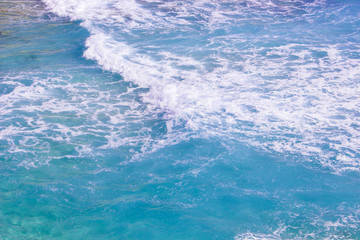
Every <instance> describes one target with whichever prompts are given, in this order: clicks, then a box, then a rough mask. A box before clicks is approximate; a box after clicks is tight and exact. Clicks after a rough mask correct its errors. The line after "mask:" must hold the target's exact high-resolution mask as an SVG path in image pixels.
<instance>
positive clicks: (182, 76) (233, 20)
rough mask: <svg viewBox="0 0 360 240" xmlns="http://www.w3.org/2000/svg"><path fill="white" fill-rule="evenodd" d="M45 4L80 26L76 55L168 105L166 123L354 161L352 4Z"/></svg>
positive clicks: (357, 110)
mask: <svg viewBox="0 0 360 240" xmlns="http://www.w3.org/2000/svg"><path fill="white" fill-rule="evenodd" d="M43 2H44V3H46V4H47V6H48V7H49V9H50V10H51V11H52V12H54V13H56V14H58V15H60V16H63V17H69V18H70V19H72V20H80V21H81V22H82V23H81V24H82V26H83V27H85V28H87V29H88V31H89V32H90V37H89V38H88V39H87V40H86V43H85V45H86V50H85V52H84V57H86V58H88V59H91V60H95V61H96V62H97V63H98V64H99V65H101V66H102V67H103V69H105V70H109V71H113V72H117V73H120V74H121V75H122V76H123V77H124V79H125V80H127V81H132V82H134V83H136V84H137V85H138V86H139V88H145V89H147V91H146V92H145V93H144V94H143V95H142V101H143V102H145V103H146V104H147V105H148V108H149V111H163V112H164V113H165V116H164V117H165V119H166V121H167V128H168V129H167V130H168V132H171V131H172V130H173V129H174V128H176V126H177V125H178V124H179V122H180V123H181V124H183V123H184V122H185V123H186V124H185V127H186V128H187V129H189V130H191V131H195V132H201V133H202V135H211V136H213V135H216V136H225V137H230V138H232V139H237V140H240V141H242V142H247V143H248V144H250V145H251V146H255V147H257V148H259V149H262V150H265V151H267V152H272V153H275V154H282V155H288V156H293V155H295V156H297V157H299V156H305V158H306V159H307V160H311V159H317V161H318V162H320V163H321V165H322V166H325V167H329V168H331V169H333V170H334V171H337V172H341V171H347V170H355V171H359V170H360V161H359V159H360V158H359V157H360V152H359V149H360V140H359V139H360V123H359V120H358V119H359V114H360V100H359V99H360V91H359V90H360V85H359V79H360V78H359V76H360V61H359V59H360V57H359V56H360V54H359V53H360V51H359V49H360V46H359V44H357V39H358V38H359V36H358V35H359V34H358V30H359V29H358V27H356V26H354V25H353V24H351V22H353V21H354V19H356V14H352V12H351V9H352V5H351V4H352V3H343V4H335V3H334V4H332V5H331V3H327V2H326V1H315V0H312V1H305V0H304V1H291V2H288V1H286V2H285V1H275V0H252V1H242V2H241V3H239V2H238V1H234V0H223V1H216V2H212V1H208V0H201V1H196V2H193V1H177V0H172V1H166V2H162V1H156V0H142V1H135V0H132V1H114V0H105V1H104V0H102V1H98V0H96V1H91V2H89V1H85V0H67V1H64V0H43ZM329 4H330V5H329ZM353 4H356V3H353ZM344 13H347V14H344ZM329 16H332V17H333V18H334V19H335V20H334V21H333V22H332V23H329V21H328V19H329ZM345 25H346V26H348V28H346V31H345V30H343V29H344V28H343V26H345Z"/></svg>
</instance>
